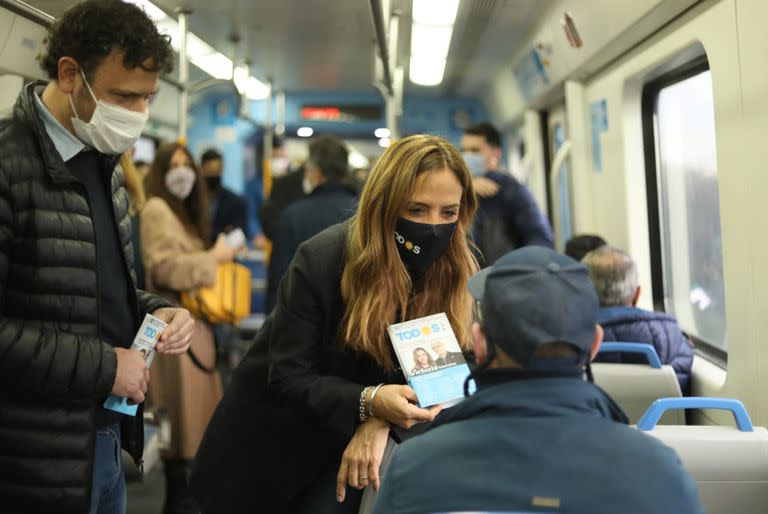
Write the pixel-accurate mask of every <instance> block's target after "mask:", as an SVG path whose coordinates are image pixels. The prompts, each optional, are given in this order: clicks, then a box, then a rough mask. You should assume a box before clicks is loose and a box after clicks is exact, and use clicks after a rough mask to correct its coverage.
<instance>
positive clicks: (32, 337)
mask: <svg viewBox="0 0 768 514" xmlns="http://www.w3.org/2000/svg"><path fill="white" fill-rule="evenodd" d="M67 3H70V2H67ZM59 5H62V4H59ZM0 12H2V16H3V17H4V19H6V18H7V14H8V13H7V11H5V10H4V9H3V10H1V11H0ZM24 27H27V25H24ZM7 34H8V32H6V31H5V29H3V33H2V36H0V37H4V36H6V35H7ZM22 35H23V37H21V36H22ZM29 37H32V35H31V33H30V32H27V29H23V32H21V33H20V41H21V42H22V44H23V45H26V44H28V43H31V44H33V45H37V43H36V42H32V41H31V40H28V39H27V38H29ZM35 39H36V36H35ZM43 44H44V46H45V48H44V49H43V52H42V54H41V55H40V56H39V57H40V59H39V62H38V64H40V66H41V68H42V70H43V72H44V74H45V75H46V77H47V78H48V79H49V82H32V83H29V84H27V85H26V86H24V88H23V90H22V91H21V92H20V94H19V96H18V99H17V100H16V105H15V106H14V108H13V114H12V116H11V117H10V118H7V119H3V120H2V121H0V511H1V512H4V513H13V514H23V513H33V512H34V513H40V512H46V513H48V512H55V513H56V514H84V513H93V514H97V513H104V512H109V513H110V514H121V513H123V512H125V507H126V488H125V479H124V475H123V467H122V459H121V458H119V457H120V455H121V450H120V447H121V446H122V447H123V448H125V449H126V450H128V452H129V453H130V454H131V456H132V457H133V459H134V460H135V462H136V463H137V464H138V463H139V462H140V460H141V458H142V451H143V440H144V439H143V416H142V415H141V412H142V410H141V407H139V411H138V412H139V413H138V415H137V416H125V415H122V414H119V413H117V412H115V411H112V410H107V409H105V408H103V407H102V405H103V404H104V400H105V399H106V398H107V396H108V395H110V394H114V395H116V396H119V397H124V398H129V399H130V400H132V401H134V402H136V403H139V404H140V403H142V402H143V401H144V395H145V393H146V390H147V384H148V382H149V381H150V374H149V370H148V369H147V365H146V363H145V362H144V359H143V358H142V356H141V354H140V353H139V352H138V351H135V350H131V349H129V347H130V345H131V342H132V341H133V339H134V337H135V335H136V332H137V331H138V329H139V326H140V324H141V321H142V320H143V318H144V316H145V315H146V314H148V313H151V314H153V315H155V316H157V317H158V318H161V319H162V320H163V321H165V322H167V323H168V324H169V326H168V328H167V329H166V330H164V331H163V333H162V334H161V335H160V342H159V343H158V345H157V349H158V351H159V352H161V353H165V354H166V357H167V358H171V359H178V358H179V357H168V355H170V354H180V353H184V352H185V351H186V350H187V347H188V346H189V338H190V337H191V336H192V332H193V330H194V321H192V319H191V318H190V316H189V313H188V312H187V311H186V310H184V309H177V308H172V307H171V304H170V303H169V302H167V301H165V300H163V299H161V298H159V297H158V296H155V295H152V294H147V293H145V292H144V291H140V290H137V288H136V283H135V281H134V278H133V254H132V252H131V233H130V230H131V223H130V220H129V218H128V203H129V202H128V195H127V194H126V191H125V188H124V187H123V172H122V171H121V169H120V167H119V166H117V163H118V160H119V158H120V155H122V154H124V153H125V152H127V151H128V150H130V149H131V147H132V146H133V145H134V144H135V143H136V141H137V140H138V138H139V135H140V134H141V132H142V130H143V129H144V126H145V123H146V121H147V116H148V110H149V99H150V98H151V97H152V95H153V94H154V93H155V92H156V91H157V87H158V81H159V79H160V74H161V73H164V74H167V73H170V72H171V71H172V69H173V61H174V54H173V50H172V48H171V45H170V38H169V37H168V36H166V35H162V34H160V33H158V30H157V27H155V24H154V23H153V22H152V20H151V19H150V18H149V17H148V16H147V15H146V13H145V12H144V11H143V10H142V9H140V8H139V7H137V6H135V5H132V4H129V3H124V2H120V1H116V0H99V1H87V2H80V3H76V4H75V3H73V5H72V6H71V7H70V8H69V9H67V10H66V11H65V12H64V13H63V14H61V16H60V17H59V18H58V19H56V20H54V22H53V24H52V25H51V27H50V29H49V31H48V34H47V36H46V38H45V41H44V43H43ZM20 65H21V66H23V67H28V66H32V65H33V63H31V62H29V63H20ZM116 457H118V458H116Z"/></svg>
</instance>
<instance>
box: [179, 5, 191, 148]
mask: <svg viewBox="0 0 768 514" xmlns="http://www.w3.org/2000/svg"><path fill="white" fill-rule="evenodd" d="M188 15H189V11H185V10H180V11H179V83H180V84H181V91H179V141H180V142H181V143H183V144H185V145H186V144H187V123H188V117H187V111H188V110H189V61H188V59H187V33H188V31H189V26H188V21H189V20H188V19H187V16H188Z"/></svg>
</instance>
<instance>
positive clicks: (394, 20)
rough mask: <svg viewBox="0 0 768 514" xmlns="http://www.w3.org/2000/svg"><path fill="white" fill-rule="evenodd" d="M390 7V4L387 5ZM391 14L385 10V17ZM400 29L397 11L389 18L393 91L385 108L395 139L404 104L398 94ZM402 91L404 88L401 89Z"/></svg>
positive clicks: (389, 126) (390, 67) (386, 101)
mask: <svg viewBox="0 0 768 514" xmlns="http://www.w3.org/2000/svg"><path fill="white" fill-rule="evenodd" d="M385 8H387V9H388V6H385ZM388 15H389V11H388V10H385V11H384V18H385V19H386V17H387V16H388ZM399 31H400V14H399V13H398V12H397V11H396V12H394V13H392V16H391V17H390V18H389V32H388V33H387V39H388V43H389V48H388V50H389V63H387V64H388V65H389V69H390V70H391V71H392V91H391V93H389V94H386V95H385V97H384V108H385V113H386V121H387V128H388V129H389V133H390V138H392V140H393V141H394V140H395V139H398V138H399V137H400V131H399V129H398V123H397V120H398V116H399V114H400V109H401V108H402V105H398V100H399V101H400V102H402V95H398V85H399V86H400V87H401V88H402V83H401V84H398V83H397V80H398V77H397V72H396V71H397V43H398V34H399ZM401 91H402V89H401Z"/></svg>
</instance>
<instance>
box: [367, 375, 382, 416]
mask: <svg viewBox="0 0 768 514" xmlns="http://www.w3.org/2000/svg"><path fill="white" fill-rule="evenodd" d="M383 385H384V384H383V383H382V384H379V385H377V386H376V388H375V389H374V390H373V392H372V393H371V399H370V400H368V416H369V417H373V416H374V414H373V399H374V398H376V393H378V392H379V389H381V386H383Z"/></svg>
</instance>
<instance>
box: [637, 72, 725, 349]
mask: <svg viewBox="0 0 768 514" xmlns="http://www.w3.org/2000/svg"><path fill="white" fill-rule="evenodd" d="M643 104H644V105H643V108H644V117H645V119H644V123H645V127H646V130H645V134H646V144H647V146H648V147H649V149H650V150H651V151H652V153H651V152H650V151H647V152H646V157H647V159H646V163H647V165H648V168H649V169H648V184H649V188H648V195H649V207H650V209H649V213H650V217H651V220H650V221H651V250H652V254H653V259H654V261H655V262H654V270H653V275H654V300H655V303H656V307H657V308H663V309H665V310H666V311H667V312H670V313H671V314H673V315H674V316H675V317H676V318H677V320H678V323H679V324H680V326H681V327H682V329H683V330H684V331H686V332H687V333H688V334H689V335H691V336H693V337H694V338H695V339H696V340H697V342H698V343H704V345H703V346H704V347H708V349H710V350H714V353H716V354H717V355H719V356H721V357H723V358H724V357H725V355H726V353H725V352H726V351H727V348H728V342H727V337H726V325H725V294H724V287H723V252H722V239H721V237H720V201H719V196H718V186H717V149H716V147H717V144H716V143H717V142H716V138H715V114H714V102H713V98H712V75H711V73H710V71H709V69H708V67H707V65H706V62H700V63H695V64H693V65H690V66H688V67H687V68H686V69H683V70H679V71H678V72H677V73H675V74H672V75H667V76H666V77H663V78H661V79H659V80H657V81H655V82H653V83H650V84H648V85H647V86H646V88H645V91H644V98H643Z"/></svg>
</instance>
